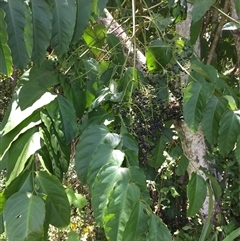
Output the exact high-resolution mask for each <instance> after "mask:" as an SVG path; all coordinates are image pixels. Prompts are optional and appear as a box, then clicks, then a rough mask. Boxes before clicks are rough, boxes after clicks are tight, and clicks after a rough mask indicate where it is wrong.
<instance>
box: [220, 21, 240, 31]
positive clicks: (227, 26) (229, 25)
mask: <svg viewBox="0 0 240 241" xmlns="http://www.w3.org/2000/svg"><path fill="white" fill-rule="evenodd" d="M239 28H240V24H236V23H233V22H228V23H225V24H224V25H223V27H222V30H230V31H233V30H237V29H239Z"/></svg>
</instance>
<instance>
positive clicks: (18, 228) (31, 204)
mask: <svg viewBox="0 0 240 241" xmlns="http://www.w3.org/2000/svg"><path fill="white" fill-rule="evenodd" d="M13 207H14V208H13ZM3 217H4V221H5V227H6V235H7V238H8V240H9V241H16V240H19V241H25V240H28V241H36V240H40V238H41V236H42V232H43V222H44V218H45V205H44V202H43V200H42V199H41V198H40V197H37V196H34V195H32V194H31V193H19V192H18V193H15V194H13V195H12V196H11V197H10V198H9V199H8V200H7V202H6V205H5V207H4V211H3Z"/></svg>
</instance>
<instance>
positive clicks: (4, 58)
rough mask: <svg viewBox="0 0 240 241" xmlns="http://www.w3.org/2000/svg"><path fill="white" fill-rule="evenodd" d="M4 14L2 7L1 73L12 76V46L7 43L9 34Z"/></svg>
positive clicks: (0, 32)
mask: <svg viewBox="0 0 240 241" xmlns="http://www.w3.org/2000/svg"><path fill="white" fill-rule="evenodd" d="M4 15H5V14H4V12H3V10H2V9H0V73H3V74H5V75H7V76H10V75H11V74H12V71H13V68H12V65H13V64H12V57H11V53H10V48H9V47H8V45H7V40H8V34H7V25H6V22H5V21H4Z"/></svg>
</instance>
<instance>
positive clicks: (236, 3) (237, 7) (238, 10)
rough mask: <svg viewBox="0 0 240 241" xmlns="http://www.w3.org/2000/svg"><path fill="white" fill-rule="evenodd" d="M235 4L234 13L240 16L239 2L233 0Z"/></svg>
mask: <svg viewBox="0 0 240 241" xmlns="http://www.w3.org/2000/svg"><path fill="white" fill-rule="evenodd" d="M233 1H234V4H235V8H236V11H237V13H238V15H240V2H239V1H238V0H233Z"/></svg>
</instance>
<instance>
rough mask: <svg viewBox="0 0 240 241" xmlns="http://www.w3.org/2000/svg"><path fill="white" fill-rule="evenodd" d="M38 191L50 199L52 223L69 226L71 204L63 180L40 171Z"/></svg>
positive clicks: (37, 176) (37, 181)
mask: <svg viewBox="0 0 240 241" xmlns="http://www.w3.org/2000/svg"><path fill="white" fill-rule="evenodd" d="M36 184H37V187H38V190H37V192H38V193H42V194H43V195H44V196H46V197H47V198H48V199H49V200H50V204H51V217H50V223H51V224H52V225H54V226H55V227H58V228H60V227H64V226H67V225H68V224H69V222H70V204H69V202H68V198H67V195H66V193H65V190H64V188H63V186H62V184H61V182H60V181H59V180H58V179H57V178H56V177H55V176H52V175H50V174H48V173H46V172H43V171H40V172H38V173H37V175H36Z"/></svg>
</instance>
